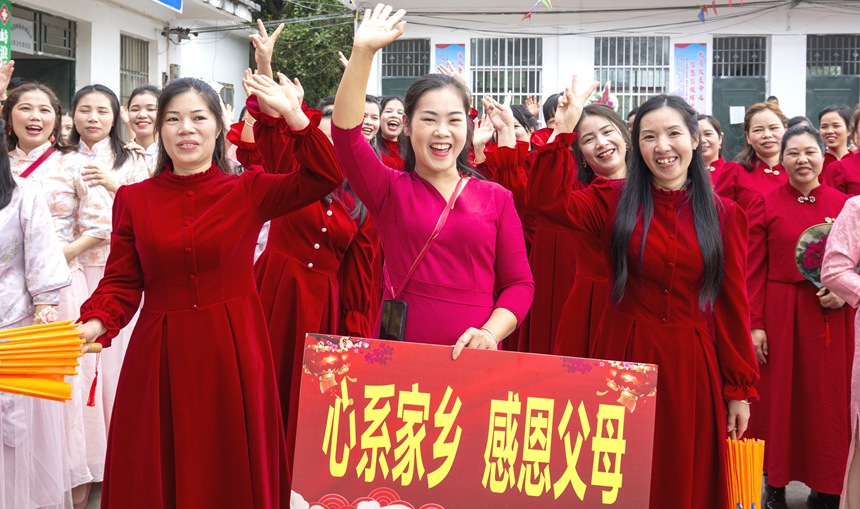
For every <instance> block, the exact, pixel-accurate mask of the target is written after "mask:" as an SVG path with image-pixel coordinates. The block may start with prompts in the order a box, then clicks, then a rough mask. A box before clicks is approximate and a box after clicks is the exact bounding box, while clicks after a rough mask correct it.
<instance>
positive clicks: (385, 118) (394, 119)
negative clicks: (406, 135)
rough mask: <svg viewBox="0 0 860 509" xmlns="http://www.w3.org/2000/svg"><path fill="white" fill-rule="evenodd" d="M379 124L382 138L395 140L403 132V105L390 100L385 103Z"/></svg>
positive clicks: (397, 101)
mask: <svg viewBox="0 0 860 509" xmlns="http://www.w3.org/2000/svg"><path fill="white" fill-rule="evenodd" d="M380 122H381V125H380V129H382V136H383V137H384V138H385V139H386V140H396V139H397V137H398V136H400V133H402V132H403V103H402V102H400V100H399V99H391V100H389V101H388V102H387V103H385V108H384V109H383V110H382V116H381V117H380Z"/></svg>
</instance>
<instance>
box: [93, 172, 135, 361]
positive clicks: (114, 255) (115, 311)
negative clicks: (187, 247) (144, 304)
mask: <svg viewBox="0 0 860 509" xmlns="http://www.w3.org/2000/svg"><path fill="white" fill-rule="evenodd" d="M142 294H143V269H142V268H141V266H140V255H139V254H138V252H137V248H136V247H135V235H134V222H133V218H132V204H131V203H130V200H129V197H128V188H127V187H121V188H119V190H117V193H116V200H114V206H113V232H112V233H111V239H110V255H108V259H107V263H106V265H105V275H104V277H103V278H102V280H101V281H99V286H98V288H96V291H95V292H93V294H92V295H91V296H90V298H89V299H87V300H86V301H85V302H84V303H83V305H82V306H81V317H80V318H78V321H79V322H81V323H85V322H87V321H88V320H92V319H93V318H98V319H99V320H101V321H102V323H103V324H104V326H105V329H107V333H105V334H104V335H103V336H101V337H99V338H98V339H96V341H97V342H99V343H101V344H102V345H104V346H106V347H107V346H110V344H111V340H112V339H113V338H114V337H116V335H117V334H119V331H120V329H122V328H123V327H125V326H126V325H127V324H128V322H129V320H131V318H132V317H133V316H134V314H135V313H136V312H137V308H138V307H139V306H140V298H141V295H142Z"/></svg>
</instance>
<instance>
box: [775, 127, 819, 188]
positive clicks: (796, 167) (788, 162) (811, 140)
mask: <svg viewBox="0 0 860 509" xmlns="http://www.w3.org/2000/svg"><path fill="white" fill-rule="evenodd" d="M782 165H783V166H784V167H785V171H787V172H788V178H789V180H790V181H791V185H793V186H794V187H795V188H796V189H799V190H801V191H804V192H808V191H809V190H811V189H814V188H815V187H818V184H819V182H818V175H820V174H821V169H822V168H823V167H824V154H823V153H822V152H821V146H820V145H819V144H818V140H816V139H815V137H814V136H813V135H811V134H809V133H803V134H797V135H794V136H792V137H791V138H790V139H788V140H786V143H785V150H784V151H783V153H782Z"/></svg>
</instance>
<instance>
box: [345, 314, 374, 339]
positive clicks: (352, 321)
mask: <svg viewBox="0 0 860 509" xmlns="http://www.w3.org/2000/svg"><path fill="white" fill-rule="evenodd" d="M343 327H344V331H343V332H344V334H346V335H348V336H353V337H360V338H366V337H370V333H371V331H372V329H373V324H372V323H370V318H369V317H368V316H367V314H366V313H362V312H361V311H347V312H346V313H344V316H343Z"/></svg>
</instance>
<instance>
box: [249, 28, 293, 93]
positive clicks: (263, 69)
mask: <svg viewBox="0 0 860 509" xmlns="http://www.w3.org/2000/svg"><path fill="white" fill-rule="evenodd" d="M257 29H258V30H259V31H260V33H259V34H251V35H249V36H248V38H249V39H251V43H252V44H253V45H254V61H255V62H256V63H257V72H259V73H260V74H265V75H266V76H268V77H270V78H271V77H273V76H274V74H273V73H272V54H273V53H274V51H275V43H276V42H277V41H278V36H279V35H281V31H282V30H283V29H284V24H283V23H281V24H280V25H278V28H276V29H275V31H274V32H272V35H269V34H268V32H267V31H266V26H265V25H264V24H263V20H261V19H259V18H258V19H257Z"/></svg>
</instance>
